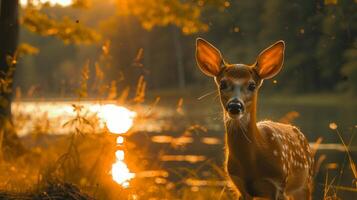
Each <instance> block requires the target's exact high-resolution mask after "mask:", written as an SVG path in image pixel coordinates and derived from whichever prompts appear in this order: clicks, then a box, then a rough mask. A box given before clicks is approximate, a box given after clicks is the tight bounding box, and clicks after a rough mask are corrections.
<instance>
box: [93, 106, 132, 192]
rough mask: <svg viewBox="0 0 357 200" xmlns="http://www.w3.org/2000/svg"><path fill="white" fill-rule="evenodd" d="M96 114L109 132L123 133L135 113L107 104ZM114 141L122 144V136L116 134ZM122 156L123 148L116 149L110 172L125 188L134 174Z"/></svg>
mask: <svg viewBox="0 0 357 200" xmlns="http://www.w3.org/2000/svg"><path fill="white" fill-rule="evenodd" d="M98 116H99V118H101V119H103V120H104V122H105V124H106V126H107V128H108V130H109V131H110V132H111V133H115V134H123V133H126V132H127V131H128V130H129V129H130V128H131V127H132V126H133V121H134V118H135V116H136V113H135V112H132V111H130V110H128V109H127V108H125V107H122V106H117V105H114V104H108V105H105V106H102V107H101V109H100V110H99V112H98ZM116 143H117V145H119V146H122V145H123V144H124V137H122V136H118V137H117V139H116ZM124 158H125V152H124V150H117V151H116V152H115V159H116V161H115V163H114V164H113V165H112V170H111V174H112V178H113V180H114V181H115V182H117V183H118V184H120V185H121V186H123V187H124V188H127V187H129V181H130V180H131V179H132V178H134V177H135V174H134V173H131V172H130V170H129V168H128V166H127V165H126V163H125V162H124Z"/></svg>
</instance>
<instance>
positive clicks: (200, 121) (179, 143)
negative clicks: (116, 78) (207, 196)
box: [13, 99, 357, 199]
mask: <svg viewBox="0 0 357 200" xmlns="http://www.w3.org/2000/svg"><path fill="white" fill-rule="evenodd" d="M176 100H177V99H176ZM176 102H177V101H175V100H169V101H167V102H162V103H161V104H159V105H158V106H156V107H155V108H150V107H148V106H146V107H144V108H141V109H140V110H137V112H138V113H140V112H144V113H145V116H146V117H142V118H141V119H138V120H136V122H135V123H134V126H133V128H132V131H131V132H132V133H133V134H131V135H130V136H128V137H127V138H126V139H127V140H128V142H129V143H132V144H133V145H134V147H132V148H131V150H130V151H128V152H126V153H125V157H126V159H125V160H127V161H129V162H127V165H128V168H129V169H130V171H132V172H134V173H135V174H136V175H135V177H136V178H134V179H140V178H153V179H155V182H156V183H157V184H168V183H169V182H175V183H180V185H181V187H191V188H192V189H195V190H196V189H197V187H198V188H199V187H223V186H224V185H226V184H227V182H226V181H225V180H224V179H223V178H222V173H223V171H222V170H221V169H222V162H223V160H224V151H223V147H224V141H223V138H224V130H223V122H222V113H221V108H220V106H219V105H218V102H217V101H215V100H210V99H208V100H203V101H198V100H195V99H191V100H190V99H188V100H187V99H185V100H184V103H183V106H182V107H180V108H179V109H178V108H177V107H176ZM93 104H94V103H93V102H85V104H84V105H85V106H91V105H93ZM35 105H36V106H35ZM70 105H71V103H69V102H55V103H54V104H52V106H51V104H49V103H48V102H42V103H41V102H36V103H31V102H27V103H23V102H19V103H17V104H16V105H14V106H13V108H14V113H15V114H17V115H19V113H24V112H27V113H26V114H27V115H36V116H37V118H38V117H39V116H40V115H41V112H42V113H47V114H46V117H49V118H52V119H55V122H56V123H55V124H57V125H54V126H53V127H52V128H51V132H53V133H57V131H56V127H57V128H58V127H59V124H63V122H65V121H66V120H68V118H69V117H71V116H72V115H68V113H67V115H62V114H63V113H62V112H60V111H61V110H62V111H63V110H67V111H68V109H69V108H68V106H70ZM21 106H22V107H21ZM26 106H27V107H28V108H29V107H32V109H26ZM33 107H38V108H42V109H36V111H37V112H33ZM19 108H21V109H19ZM258 108H259V109H258V118H259V119H271V120H279V119H281V118H282V117H283V116H284V115H286V113H289V112H291V111H295V112H293V113H292V114H291V116H292V118H294V117H296V118H295V119H294V120H293V124H294V125H296V126H298V127H299V128H300V129H301V131H302V132H303V133H304V134H305V135H306V137H307V138H308V139H309V141H310V142H314V141H315V140H317V138H319V137H323V143H324V144H323V145H321V146H320V150H319V151H318V153H317V157H319V156H321V155H326V156H327V158H326V160H325V161H324V162H323V165H322V167H321V169H320V173H319V174H318V175H317V177H316V187H315V188H316V189H315V195H314V196H315V197H316V199H321V197H322V194H323V188H324V182H325V176H326V173H327V171H328V172H329V176H330V177H334V176H337V179H336V180H337V181H338V182H339V185H344V186H348V187H351V186H352V185H351V184H352V179H353V178H352V177H353V175H352V173H351V170H350V167H349V164H348V162H347V158H346V156H345V155H346V153H345V152H344V147H343V146H341V141H340V140H339V137H338V135H337V134H336V130H331V129H330V128H329V124H330V123H332V122H334V123H336V124H337V126H338V130H339V131H340V134H341V135H342V137H343V138H344V139H345V141H346V143H349V142H350V139H351V137H352V136H353V134H354V133H355V132H356V127H355V126H356V125H357V108H356V107H343V106H340V105H334V106H302V105H287V104H284V105H278V104H271V103H270V104H260V105H259V107H258ZM134 109H135V108H134ZM68 112H69V111H68ZM54 113H55V114H54ZM56 113H57V114H56ZM61 113H62V114H61ZM296 113H297V114H296ZM139 115H140V114H139ZM297 115H298V117H297ZM72 117H73V116H72ZM15 118H16V117H15ZM59 118H60V119H59ZM29 119H36V117H33V116H32V117H29ZM50 121H51V120H50ZM29 123H31V122H29ZM23 128H24V130H22V131H20V132H21V133H22V134H23V135H26V133H27V132H29V131H30V130H31V128H30V127H29V126H23ZM61 130H62V131H63V129H61ZM61 133H62V134H65V133H63V132H61ZM356 148H357V139H355V140H354V141H352V144H351V150H352V151H351V155H352V158H353V159H354V160H355V161H356V160H357V151H356V150H357V149H356ZM123 156H124V155H123ZM138 162H140V163H138ZM126 170H127V169H126ZM341 170H343V171H344V173H343V175H342V176H341V178H338V177H339V176H338V175H339V172H340V171H341ZM334 183H335V184H336V182H334ZM338 194H339V196H341V197H343V199H356V198H357V196H356V192H347V191H339V192H338Z"/></svg>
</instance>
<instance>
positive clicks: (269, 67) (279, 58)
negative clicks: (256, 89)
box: [255, 40, 285, 79]
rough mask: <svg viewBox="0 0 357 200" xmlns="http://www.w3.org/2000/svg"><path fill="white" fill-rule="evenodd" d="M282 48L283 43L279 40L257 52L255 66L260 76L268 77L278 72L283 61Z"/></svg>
mask: <svg viewBox="0 0 357 200" xmlns="http://www.w3.org/2000/svg"><path fill="white" fill-rule="evenodd" d="M284 50H285V43H284V41H282V40H280V41H278V42H276V43H275V44H273V45H271V46H270V47H268V48H266V49H265V50H263V51H262V52H261V53H260V54H259V56H258V59H257V64H256V66H255V68H256V71H257V72H258V75H259V77H260V78H262V79H269V78H272V77H274V76H275V75H276V74H278V73H279V71H280V70H281V68H282V66H283V62H284Z"/></svg>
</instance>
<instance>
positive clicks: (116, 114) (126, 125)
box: [98, 104, 136, 134]
mask: <svg viewBox="0 0 357 200" xmlns="http://www.w3.org/2000/svg"><path fill="white" fill-rule="evenodd" d="M98 116H99V118H101V119H102V120H104V122H105V123H106V126H107V128H108V130H109V131H110V132H111V133H115V134H122V133H125V132H127V131H128V130H129V129H130V128H131V127H132V126H133V120H134V117H135V116H136V113H135V112H132V111H130V110H128V109H127V108H125V107H121V106H117V105H114V104H107V105H104V106H102V107H101V108H100V110H99V113H98Z"/></svg>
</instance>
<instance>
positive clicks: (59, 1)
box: [20, 0, 72, 7]
mask: <svg viewBox="0 0 357 200" xmlns="http://www.w3.org/2000/svg"><path fill="white" fill-rule="evenodd" d="M29 2H30V1H29V0H20V5H22V6H27V5H28V4H29ZM31 3H32V4H33V5H40V4H43V3H49V4H50V5H51V6H54V5H59V6H63V7H66V6H70V5H71V4H72V0H32V1H31Z"/></svg>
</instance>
